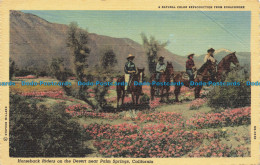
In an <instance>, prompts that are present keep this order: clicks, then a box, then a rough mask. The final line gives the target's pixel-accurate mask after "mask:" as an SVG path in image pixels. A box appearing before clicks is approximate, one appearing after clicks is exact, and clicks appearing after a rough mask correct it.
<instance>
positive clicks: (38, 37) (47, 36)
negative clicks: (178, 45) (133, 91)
mask: <svg viewBox="0 0 260 165" xmlns="http://www.w3.org/2000/svg"><path fill="white" fill-rule="evenodd" d="M67 30H68V26H67V25H64V24H57V23H51V22H48V21H46V20H44V19H42V18H40V17H38V16H36V15H33V14H30V13H23V12H21V11H14V10H12V11H10V57H11V58H12V59H13V60H14V61H15V63H16V65H17V66H18V68H24V67H36V68H37V67H39V68H41V67H46V66H48V65H49V64H50V62H51V60H52V58H54V57H63V58H64V61H65V65H66V66H67V67H71V66H72V63H71V61H72V60H71V55H70V51H69V48H68V47H67V46H66V38H67ZM88 46H89V48H90V50H91V52H90V55H89V60H88V63H89V66H90V67H94V66H95V65H96V64H98V63H99V60H100V57H101V56H102V50H103V49H105V48H107V47H110V48H111V49H113V51H114V52H115V54H116V58H117V61H118V64H117V65H116V67H115V69H116V71H123V66H124V64H125V62H126V57H127V55H128V54H129V53H131V54H133V55H135V56H136V58H135V63H136V65H137V67H145V68H147V67H148V65H147V57H146V54H145V50H144V48H143V46H142V45H141V44H139V43H137V42H135V41H133V40H131V39H129V38H115V37H110V36H104V35H99V34H95V33H89V45H88ZM205 51H206V50H205ZM229 52H230V51H229V50H227V49H220V50H216V53H215V58H216V59H217V60H218V61H220V60H221V58H223V57H224V56H225V55H227V54H228V53H229ZM236 55H237V57H238V59H239V61H240V63H242V64H250V52H237V53H236ZM159 56H164V57H165V61H171V62H172V63H173V66H174V69H175V70H178V71H180V70H185V61H186V60H187V57H186V56H185V57H184V56H180V55H177V54H174V53H172V52H170V51H168V50H167V49H162V50H161V51H160V52H159ZM203 58H204V55H200V56H195V57H194V61H195V64H196V65H197V66H200V65H201V64H202V63H203ZM146 71H148V70H147V69H146Z"/></svg>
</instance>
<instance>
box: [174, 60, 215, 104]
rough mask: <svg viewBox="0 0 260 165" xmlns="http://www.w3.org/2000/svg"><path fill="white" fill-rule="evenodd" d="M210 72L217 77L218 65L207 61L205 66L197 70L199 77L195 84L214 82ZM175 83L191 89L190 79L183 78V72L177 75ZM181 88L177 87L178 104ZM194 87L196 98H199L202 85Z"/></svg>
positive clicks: (176, 99)
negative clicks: (180, 83)
mask: <svg viewBox="0 0 260 165" xmlns="http://www.w3.org/2000/svg"><path fill="white" fill-rule="evenodd" d="M210 71H211V72H212V73H213V75H216V64H215V63H212V62H210V61H207V62H206V63H205V64H203V65H202V66H201V67H200V69H198V70H197V76H196V78H195V80H194V82H196V83H199V82H209V81H213V79H215V77H214V78H213V77H211V76H210V75H209V72H210ZM174 82H182V83H183V85H184V86H186V87H190V81H189V80H188V79H184V78H183V72H179V73H177V74H176V75H175V77H174ZM181 87H182V86H181V85H178V86H175V89H174V94H175V101H176V102H179V98H178V96H179V94H180V91H181ZM193 87H195V89H194V94H195V98H199V97H200V91H201V89H202V85H195V86H193Z"/></svg>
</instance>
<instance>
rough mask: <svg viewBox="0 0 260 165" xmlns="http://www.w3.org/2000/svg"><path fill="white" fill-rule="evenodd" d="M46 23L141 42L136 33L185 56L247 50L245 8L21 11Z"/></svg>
mask: <svg viewBox="0 0 260 165" xmlns="http://www.w3.org/2000/svg"><path fill="white" fill-rule="evenodd" d="M23 12H26V13H32V14H35V15H37V16H39V17H41V18H43V19H45V20H47V21H49V22H55V23H61V24H69V23H70V22H77V23H78V25H79V26H80V27H82V28H83V29H87V30H88V31H89V32H90V33H97V34H101V35H106V36H111V37H117V38H130V39H132V40H134V41H136V42H138V43H140V44H141V43H142V40H141V37H140V34H141V33H142V32H144V33H145V34H146V35H148V36H151V35H152V36H154V37H155V38H156V39H158V40H159V41H161V42H165V41H169V44H168V46H167V47H166V48H167V49H168V50H169V51H171V52H173V53H175V54H178V55H182V56H186V55H187V54H189V53H195V54H205V53H206V51H207V49H208V48H211V47H213V48H214V49H220V48H226V49H229V50H231V51H237V52H250V28H251V26H250V25H251V14H250V12H249V11H69V10H67V11H64V10H61V11H58V10H55V11H50V10H41V11H40V10H34V11H31V10H30V11H28V10H27V11H23Z"/></svg>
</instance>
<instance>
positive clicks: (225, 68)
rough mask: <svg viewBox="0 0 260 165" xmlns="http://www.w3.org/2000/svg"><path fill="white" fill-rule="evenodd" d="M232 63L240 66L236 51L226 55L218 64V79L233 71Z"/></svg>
mask: <svg viewBox="0 0 260 165" xmlns="http://www.w3.org/2000/svg"><path fill="white" fill-rule="evenodd" d="M231 63H233V64H234V65H235V66H236V67H238V66H239V61H238V59H237V56H236V52H233V53H230V54H228V55H226V56H225V57H224V58H223V59H222V60H221V61H220V62H219V63H218V66H217V80H218V81H220V80H221V79H223V78H225V76H226V75H227V74H228V73H229V72H230V71H231V68H230V66H231Z"/></svg>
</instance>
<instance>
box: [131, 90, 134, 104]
mask: <svg viewBox="0 0 260 165" xmlns="http://www.w3.org/2000/svg"><path fill="white" fill-rule="evenodd" d="M131 94H132V102H133V104H135V95H134V92H132V93H131Z"/></svg>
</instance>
